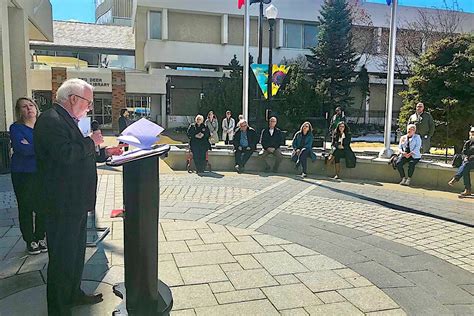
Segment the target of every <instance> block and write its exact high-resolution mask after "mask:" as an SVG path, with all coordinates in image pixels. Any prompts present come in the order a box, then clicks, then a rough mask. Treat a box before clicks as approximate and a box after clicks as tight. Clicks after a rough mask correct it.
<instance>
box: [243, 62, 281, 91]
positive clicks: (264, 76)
mask: <svg viewBox="0 0 474 316" xmlns="http://www.w3.org/2000/svg"><path fill="white" fill-rule="evenodd" d="M250 67H251V68H252V71H253V74H254V75H255V79H257V83H258V86H259V87H260V90H262V93H263V96H264V97H265V99H268V64H252V65H251V66H250ZM272 68H273V69H272V92H271V93H272V96H274V95H276V94H277V93H278V90H279V89H280V86H281V85H282V84H283V80H285V77H286V74H287V73H288V70H289V69H290V67H289V66H286V65H273V67H272Z"/></svg>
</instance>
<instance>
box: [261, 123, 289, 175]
mask: <svg viewBox="0 0 474 316" xmlns="http://www.w3.org/2000/svg"><path fill="white" fill-rule="evenodd" d="M276 124H277V118H276V117H274V116H272V117H270V120H269V121H268V128H265V129H263V130H262V134H261V135H260V144H262V147H263V149H262V150H261V151H260V153H259V156H261V157H262V158H263V161H264V162H265V172H268V171H270V165H269V164H268V156H269V155H273V156H274V157H275V165H274V166H273V170H272V171H273V172H277V171H278V167H279V166H280V162H281V160H282V158H283V156H282V155H281V151H280V145H281V144H283V141H284V139H283V134H282V132H281V130H280V129H279V128H278V127H276Z"/></svg>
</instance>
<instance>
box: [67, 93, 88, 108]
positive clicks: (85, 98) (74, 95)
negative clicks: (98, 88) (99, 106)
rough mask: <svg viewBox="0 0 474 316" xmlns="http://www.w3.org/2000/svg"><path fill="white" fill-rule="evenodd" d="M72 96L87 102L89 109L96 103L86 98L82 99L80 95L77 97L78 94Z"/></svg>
mask: <svg viewBox="0 0 474 316" xmlns="http://www.w3.org/2000/svg"><path fill="white" fill-rule="evenodd" d="M71 95H73V96H76V97H78V98H79V99H82V100H84V101H87V105H88V106H89V107H91V106H92V104H93V103H94V100H87V99H86V98H84V97H81V96H80V95H77V94H71ZM71 95H69V96H71Z"/></svg>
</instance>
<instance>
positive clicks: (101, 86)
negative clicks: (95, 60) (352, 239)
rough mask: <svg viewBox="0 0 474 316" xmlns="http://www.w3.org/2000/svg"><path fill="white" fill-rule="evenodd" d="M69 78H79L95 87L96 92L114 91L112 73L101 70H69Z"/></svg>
mask: <svg viewBox="0 0 474 316" xmlns="http://www.w3.org/2000/svg"><path fill="white" fill-rule="evenodd" d="M68 78H79V79H82V80H84V81H86V82H87V83H88V84H90V85H91V86H93V87H94V91H95V92H112V73H111V72H110V71H107V72H99V71H87V72H86V71H74V70H70V71H68Z"/></svg>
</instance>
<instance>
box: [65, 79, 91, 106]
mask: <svg viewBox="0 0 474 316" xmlns="http://www.w3.org/2000/svg"><path fill="white" fill-rule="evenodd" d="M87 88H89V89H91V90H92V91H94V87H93V86H91V85H90V84H88V83H87V82H85V81H84V80H82V79H77V78H74V79H68V80H66V81H64V82H63V84H62V85H61V86H60V87H59V88H58V91H57V92H56V100H58V101H59V102H65V101H67V100H68V99H69V96H70V95H72V94H77V95H79V96H82V94H83V92H84V90H85V89H87Z"/></svg>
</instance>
